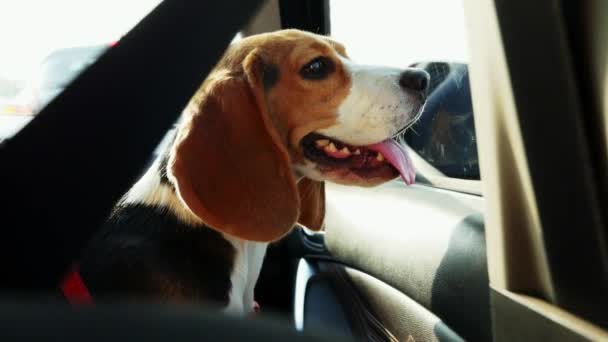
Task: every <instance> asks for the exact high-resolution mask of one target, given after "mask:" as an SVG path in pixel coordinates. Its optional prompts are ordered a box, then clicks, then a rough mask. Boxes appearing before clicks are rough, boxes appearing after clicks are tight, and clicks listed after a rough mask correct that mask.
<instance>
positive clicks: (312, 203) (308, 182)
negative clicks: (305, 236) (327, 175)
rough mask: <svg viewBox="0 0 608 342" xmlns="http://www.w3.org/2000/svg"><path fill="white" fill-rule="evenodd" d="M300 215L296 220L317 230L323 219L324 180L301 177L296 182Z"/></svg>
mask: <svg viewBox="0 0 608 342" xmlns="http://www.w3.org/2000/svg"><path fill="white" fill-rule="evenodd" d="M298 192H299V194H300V217H299V218H298V222H299V223H300V224H301V225H303V226H305V227H306V228H309V229H312V230H316V231H319V230H321V229H322V228H323V221H324V220H325V182H320V181H315V180H312V179H309V178H302V179H301V180H300V181H299V182H298Z"/></svg>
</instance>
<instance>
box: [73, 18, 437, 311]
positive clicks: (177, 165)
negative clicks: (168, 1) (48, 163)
mask: <svg viewBox="0 0 608 342" xmlns="http://www.w3.org/2000/svg"><path fill="white" fill-rule="evenodd" d="M428 83H429V76H428V74H427V73H426V72H424V71H422V70H419V69H411V68H410V69H403V70H402V69H394V68H384V67H373V66H365V65H358V64H355V63H354V62H352V61H351V60H350V59H349V58H348V56H347V54H346V51H345V49H344V47H343V46H342V45H341V44H339V43H337V42H336V41H334V40H332V39H330V38H328V37H324V36H319V35H315V34H311V33H307V32H303V31H298V30H282V31H277V32H272V33H266V34H260V35H255V36H251V37H248V38H245V39H243V40H241V41H240V42H238V43H235V44H234V45H232V46H230V47H229V48H228V50H227V51H226V53H225V55H224V56H223V57H222V59H221V60H220V62H219V63H218V64H217V66H216V67H215V68H214V70H213V71H212V72H211V74H210V75H209V77H208V78H207V79H206V80H205V81H204V83H203V84H202V86H201V87H200V88H199V89H198V91H197V92H196V94H195V95H194V97H193V98H192V99H191V101H190V102H189V104H188V106H187V107H186V109H185V110H184V113H183V115H182V119H181V121H180V123H179V125H178V129H177V132H176V135H175V137H174V139H173V141H172V143H171V144H169V145H168V148H167V149H166V150H165V151H164V152H163V153H162V154H161V155H160V156H159V158H158V159H157V160H156V161H155V162H154V163H153V165H152V166H151V167H150V169H149V170H148V171H147V172H146V173H145V174H144V176H143V177H142V178H141V179H140V180H139V181H138V182H137V183H136V184H135V185H134V186H133V187H132V188H131V189H130V190H129V191H128V192H127V193H126V195H125V196H124V197H123V198H122V199H121V200H120V201H119V203H118V204H117V206H116V207H115V209H114V210H113V212H112V214H111V215H110V217H109V219H108V220H107V222H106V223H105V224H104V226H103V227H102V229H101V230H100V232H99V233H98V234H97V236H96V237H94V238H93V240H92V241H91V242H90V244H89V245H88V247H87V248H86V249H85V250H84V252H83V255H82V258H81V260H80V261H79V274H80V277H81V279H82V281H83V282H84V284H85V285H86V287H87V289H88V291H89V292H90V293H91V295H92V297H93V298H96V299H97V298H101V299H103V298H115V297H126V298H131V299H135V300H142V299H143V300H156V301H166V302H190V303H191V302H195V303H202V302H205V303H214V304H216V305H219V306H220V307H222V308H223V309H224V310H225V311H227V312H231V313H237V314H246V313H249V312H252V310H254V295H253V292H254V287H255V284H256V281H257V278H258V275H259V273H260V269H261V267H262V262H263V260H264V255H265V252H266V246H267V244H268V243H269V242H272V241H275V240H277V239H280V238H281V237H282V236H284V235H285V234H287V233H288V232H289V231H290V230H291V229H292V227H293V226H294V224H296V222H299V223H301V224H302V225H304V226H306V227H308V228H310V229H313V230H319V229H321V228H322V224H323V218H324V213H325V194H324V185H323V184H324V183H323V182H324V181H331V182H336V183H341V184H352V185H358V186H366V187H367V186H374V185H377V184H380V183H383V182H386V181H388V180H391V179H394V178H395V177H397V176H398V175H401V177H402V178H403V180H404V181H405V182H406V183H407V184H411V183H412V182H413V181H414V177H415V171H414V167H413V165H412V162H411V160H410V159H409V157H408V156H407V154H406V152H405V150H404V149H403V148H402V147H401V146H400V145H399V144H397V143H396V142H395V141H394V140H392V137H393V136H395V135H396V134H398V133H399V132H401V131H402V130H403V129H405V128H407V127H408V126H409V125H411V124H412V123H413V122H414V121H415V120H416V119H417V117H418V115H419V113H421V108H422V106H423V104H424V100H425V91H426V88H427V85H428Z"/></svg>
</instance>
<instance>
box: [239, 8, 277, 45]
mask: <svg viewBox="0 0 608 342" xmlns="http://www.w3.org/2000/svg"><path fill="white" fill-rule="evenodd" d="M280 29H281V14H280V10H279V1H278V0H266V1H265V2H264V4H263V5H262V7H261V8H260V10H259V12H258V13H257V14H256V15H255V17H254V18H253V20H252V21H251V22H250V23H249V24H247V25H246V26H245V27H244V28H243V29H242V30H241V34H242V35H243V36H244V37H246V36H250V35H253V34H258V33H263V32H270V31H276V30H280Z"/></svg>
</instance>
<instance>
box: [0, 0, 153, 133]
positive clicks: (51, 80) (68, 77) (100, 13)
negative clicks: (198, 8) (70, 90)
mask: <svg viewBox="0 0 608 342" xmlns="http://www.w3.org/2000/svg"><path fill="white" fill-rule="evenodd" d="M160 2H161V0H137V1H122V0H104V1H98V0H97V1H80V0H53V1H38V0H6V1H0V44H2V49H1V51H2V53H0V141H2V140H3V139H5V138H7V137H10V136H11V135H13V134H14V133H16V132H17V131H18V130H19V129H20V128H21V127H23V126H24V125H25V124H27V122H29V120H31V118H32V116H33V115H35V114H36V113H37V112H38V111H39V110H40V109H41V108H42V107H44V105H45V104H46V103H48V102H49V101H50V100H52V99H53V98H54V97H55V96H56V95H57V94H59V93H61V91H63V89H64V88H65V87H66V86H67V85H68V84H69V83H70V82H71V81H72V80H73V79H74V78H75V77H76V76H78V74H79V73H81V72H82V71H83V70H84V69H86V68H87V67H88V66H89V65H90V64H92V63H93V62H94V61H95V60H96V59H97V58H98V57H99V56H100V55H101V54H102V53H103V52H104V51H105V49H107V48H110V47H111V46H112V45H113V44H114V43H115V42H117V41H118V40H120V38H121V37H122V36H123V35H124V34H125V33H126V32H128V31H129V30H130V29H131V28H132V27H133V26H135V24H137V23H138V22H139V21H140V20H141V19H142V18H143V17H144V16H145V15H146V14H148V13H149V12H150V11H151V10H152V9H153V8H154V7H155V6H156V5H158V4H159V3H160Z"/></svg>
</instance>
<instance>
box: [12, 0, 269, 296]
mask: <svg viewBox="0 0 608 342" xmlns="http://www.w3.org/2000/svg"><path fill="white" fill-rule="evenodd" d="M259 3H260V1H259V0H223V1H199V0H190V1H186V0H181V1H180V0H166V1H164V2H162V3H161V4H160V5H159V6H158V7H157V8H156V9H154V10H153V11H152V12H151V13H150V14H149V15H148V16H147V17H146V18H145V19H143V20H142V21H141V22H140V23H139V24H138V25H137V26H136V27H135V28H134V29H133V30H131V31H130V32H129V33H128V34H127V35H126V36H124V37H123V39H121V40H120V42H119V44H118V45H116V46H115V47H113V48H111V49H109V50H108V51H107V53H105V54H104V55H103V56H101V58H100V59H99V60H98V61H97V63H95V64H94V65H92V66H91V67H90V68H89V69H87V70H86V71H85V72H84V73H83V74H81V75H80V76H79V77H78V78H77V79H76V80H75V81H74V82H73V83H72V84H71V85H70V86H68V87H67V89H66V90H65V91H64V92H63V93H62V94H61V95H60V96H58V97H57V98H56V99H55V100H54V101H52V102H51V103H50V104H49V105H48V106H47V107H46V108H44V109H43V110H42V112H41V113H40V114H39V115H38V116H37V117H36V118H35V119H34V120H33V121H32V122H31V123H30V124H29V125H27V126H26V127H25V128H24V129H23V130H22V131H20V132H19V133H18V134H17V135H16V136H15V137H14V138H13V139H11V140H10V141H7V142H6V143H5V144H4V145H3V146H2V148H1V149H0V165H1V166H0V180H1V181H2V186H1V189H2V190H1V191H0V194H1V195H0V201H1V202H0V203H1V206H0V212H1V213H2V214H1V216H0V220H1V221H0V227H1V229H2V237H1V238H0V253H1V254H0V255H1V257H0V265H1V272H0V274H2V281H1V282H0V286H1V287H3V288H4V289H6V290H9V289H10V290H23V291H26V290H44V289H52V288H54V287H55V286H56V285H57V283H58V281H59V280H60V278H61V276H62V274H63V273H64V272H65V271H66V270H67V269H68V268H69V265H70V264H71V262H72V261H73V260H74V259H75V258H76V257H77V256H78V253H79V251H80V250H81V248H82V247H83V246H84V244H85V243H86V241H87V240H88V239H89V238H90V237H91V236H92V234H93V233H94V232H95V230H96V228H97V226H98V224H99V223H100V222H101V221H102V220H103V219H104V218H105V217H106V215H107V214H108V213H109V211H110V209H111V208H112V206H113V205H114V204H115V202H116V201H117V200H118V199H119V198H120V197H121V196H122V195H123V194H124V193H125V191H126V190H127V189H128V187H129V186H130V185H131V184H132V183H133V182H134V180H135V177H136V176H137V175H138V174H139V173H140V171H141V169H142V167H143V166H144V165H145V163H146V161H147V160H148V158H149V157H150V154H151V153H152V151H153V150H154V148H155V147H156V145H157V144H158V143H159V142H160V140H161V138H162V137H163V134H164V133H165V132H166V131H167V129H169V128H170V127H171V125H172V124H173V123H174V122H175V121H176V119H177V118H178V116H179V114H180V112H181V110H182V108H183V107H184V106H185V105H186V103H187V101H188V100H189V98H190V96H191V95H192V94H193V93H194V92H195V90H196V89H197V88H198V87H199V86H200V84H201V82H202V81H203V80H204V78H205V77H206V75H207V73H208V72H209V70H210V69H211V68H212V67H213V66H214V64H215V63H216V62H217V60H218V58H219V57H220V56H221V54H222V52H223V51H224V49H225V47H226V46H227V45H228V44H229V42H230V41H231V39H232V37H233V36H234V35H235V33H236V32H237V30H238V29H239V28H240V27H241V26H243V25H244V24H245V23H246V21H247V20H248V18H249V17H250V16H251V15H252V14H253V13H254V11H255V9H256V8H257V6H258V4H259Z"/></svg>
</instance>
